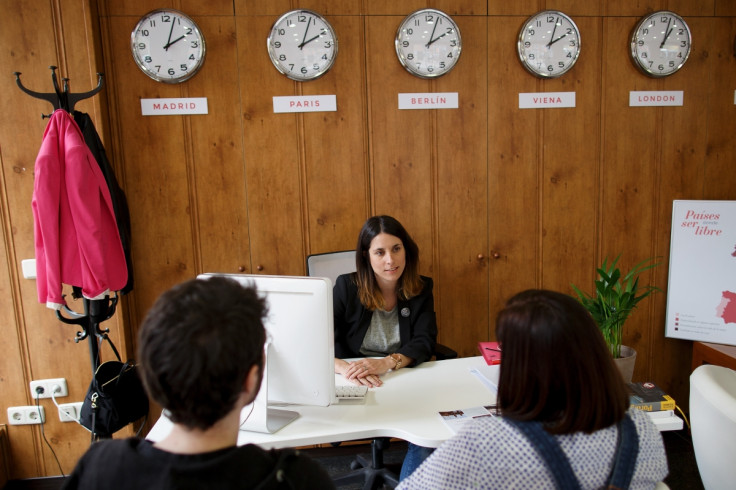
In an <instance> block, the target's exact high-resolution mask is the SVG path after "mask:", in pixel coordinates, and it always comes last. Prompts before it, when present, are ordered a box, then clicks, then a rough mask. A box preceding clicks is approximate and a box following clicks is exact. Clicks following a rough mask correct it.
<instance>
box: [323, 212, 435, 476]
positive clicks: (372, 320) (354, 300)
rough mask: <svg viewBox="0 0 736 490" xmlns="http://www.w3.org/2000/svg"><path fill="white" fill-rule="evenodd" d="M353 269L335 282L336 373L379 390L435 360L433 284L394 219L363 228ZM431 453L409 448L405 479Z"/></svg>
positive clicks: (368, 223)
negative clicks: (396, 374)
mask: <svg viewBox="0 0 736 490" xmlns="http://www.w3.org/2000/svg"><path fill="white" fill-rule="evenodd" d="M355 265H356V269H357V270H356V272H353V273H351V274H343V275H341V276H339V277H338V278H337V280H336V281H335V288H334V293H333V305H334V306H333V308H334V313H335V320H334V321H335V356H336V358H335V372H336V373H339V374H342V375H343V376H344V377H345V378H346V379H348V380H350V381H352V382H353V383H356V384H363V385H367V386H370V387H377V386H381V384H382V381H381V378H380V377H379V376H380V375H382V374H385V373H386V372H388V371H389V370H393V371H396V370H398V369H403V368H405V367H409V366H417V365H419V364H421V363H422V362H424V361H428V360H429V359H430V358H431V357H432V354H433V353H434V349H435V344H436V342H437V322H436V317H435V313H434V296H433V295H432V286H433V283H432V279H430V278H429V277H424V276H420V275H419V247H417V244H416V243H415V242H414V240H412V238H411V237H410V236H409V234H408V233H407V232H406V230H405V229H404V227H403V226H402V225H401V223H399V222H398V221H397V220H396V219H394V218H392V217H391V216H374V217H372V218H369V219H368V220H367V221H366V222H365V224H364V225H363V228H362V229H361V230H360V234H359V236H358V245H357V247H356V250H355ZM356 358H358V359H357V360H354V361H353V362H348V361H345V360H344V359H356ZM407 402H408V401H407ZM430 453H431V449H428V448H423V447H421V446H415V445H413V444H409V450H408V453H407V457H406V458H405V459H404V464H403V466H402V469H401V477H402V478H403V477H405V476H406V475H408V474H409V473H410V472H411V471H413V470H414V469H415V468H416V467H417V466H418V465H419V464H420V463H421V462H422V461H423V460H424V459H425V458H426V457H427V456H428V455H429V454H430Z"/></svg>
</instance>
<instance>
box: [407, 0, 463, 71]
mask: <svg viewBox="0 0 736 490" xmlns="http://www.w3.org/2000/svg"><path fill="white" fill-rule="evenodd" d="M427 12H433V13H435V14H438V15H441V16H443V17H444V18H446V19H447V20H448V21H449V22H451V23H452V25H453V26H454V28H455V32H456V33H457V41H458V48H457V56H456V57H455V61H453V63H452V66H450V67H449V68H447V69H445V70H444V71H442V72H441V73H437V74H426V73H420V72H417V71H416V70H414V68H413V67H412V66H411V64H410V63H409V62H408V61H407V60H405V59H404V56H403V55H402V53H401V50H400V48H399V35H400V34H401V30H402V28H403V27H404V24H406V22H407V21H408V20H409V19H411V18H412V17H414V16H415V15H417V14H419V13H427ZM394 49H395V50H396V57H397V58H398V59H399V63H401V66H403V67H404V68H405V69H406V71H408V72H409V73H411V74H412V75H414V76H417V77H419V78H424V79H432V78H438V77H441V76H443V75H446V74H448V73H449V72H451V71H452V70H453V68H455V66H457V63H458V61H459V60H460V54H461V53H462V50H463V39H462V36H461V35H460V28H459V27H458V26H457V23H456V22H455V20H454V19H453V18H452V17H450V15H448V14H446V13H445V12H443V11H441V10H437V9H433V8H422V9H418V10H415V11H414V12H412V13H410V14H409V15H407V16H406V17H404V19H402V21H401V22H400V23H399V28H398V29H396V36H395V37H394Z"/></svg>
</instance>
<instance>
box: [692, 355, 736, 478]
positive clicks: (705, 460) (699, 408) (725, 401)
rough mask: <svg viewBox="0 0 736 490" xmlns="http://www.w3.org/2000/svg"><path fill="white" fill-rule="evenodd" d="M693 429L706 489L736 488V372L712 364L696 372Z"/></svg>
mask: <svg viewBox="0 0 736 490" xmlns="http://www.w3.org/2000/svg"><path fill="white" fill-rule="evenodd" d="M690 426H691V431H692V438H693V448H694V449H695V461H696V462H697V463H698V471H699V472H700V478H701V480H703V486H704V487H705V488H706V490H717V489H721V488H723V489H725V488H734V487H736V465H734V459H733V455H734V454H736V371H733V370H731V369H728V368H725V367H721V366H715V365H712V364H705V365H702V366H699V367H697V368H696V369H695V371H693V373H692V374H691V375H690Z"/></svg>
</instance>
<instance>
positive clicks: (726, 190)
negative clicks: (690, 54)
mask: <svg viewBox="0 0 736 490" xmlns="http://www.w3.org/2000/svg"><path fill="white" fill-rule="evenodd" d="M721 3H723V2H721ZM734 6H735V7H736V3H735V4H734ZM732 15H736V9H735V11H734V12H733V14H732ZM709 27H710V39H711V43H710V45H709V50H708V53H709V56H708V60H709V63H710V65H709V68H708V70H707V73H709V75H708V80H709V83H710V87H711V90H710V92H709V96H708V98H707V106H708V122H707V126H706V127H707V128H708V133H707V134H708V139H707V142H706V152H705V162H704V169H703V170H704V174H705V178H704V188H703V198H704V199H733V198H734V184H733V182H731V181H730V179H729V178H725V177H726V176H729V175H733V174H734V161H736V138H734V137H733V135H734V134H736V105H735V104H733V103H728V101H734V97H736V93H735V90H736V87H734V80H736V53H735V52H734V49H735V48H734V40H735V39H736V19H733V18H729V19H712V24H711V25H710V26H709ZM698 51H700V52H702V49H700V48H698ZM724 101H726V102H724Z"/></svg>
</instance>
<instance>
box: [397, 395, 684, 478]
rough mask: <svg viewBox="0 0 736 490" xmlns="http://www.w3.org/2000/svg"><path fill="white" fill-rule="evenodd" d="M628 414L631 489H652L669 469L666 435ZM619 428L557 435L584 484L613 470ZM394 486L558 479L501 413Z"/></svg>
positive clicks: (465, 430) (463, 433)
mask: <svg viewBox="0 0 736 490" xmlns="http://www.w3.org/2000/svg"><path fill="white" fill-rule="evenodd" d="M629 413H630V415H631V418H632V420H633V421H634V424H635V425H636V430H637V432H638V434H639V455H638V457H637V460H636V469H635V471H634V478H633V479H632V481H631V487H630V488H632V489H645V488H649V489H651V488H654V486H655V485H656V483H657V482H660V481H662V480H663V479H664V477H665V476H667V473H668V471H669V470H668V467H667V456H666V455H665V451H664V444H663V442H662V436H661V435H660V433H659V431H658V430H657V428H656V427H655V426H654V424H653V423H652V422H651V421H650V420H649V416H648V415H647V414H646V413H645V412H642V411H639V410H630V411H629ZM616 430H617V429H616V427H615V426H611V427H608V428H606V429H602V430H599V431H597V432H594V433H592V434H584V433H582V432H577V433H574V434H565V435H560V436H557V440H558V442H559V443H560V446H561V447H562V450H563V452H564V453H565V456H567V458H568V459H569V460H570V465H571V467H572V470H573V472H574V473H575V476H576V477H577V479H578V481H579V482H580V485H581V486H582V488H584V489H593V488H601V487H602V486H603V485H604V483H605V482H606V480H607V478H608V476H609V474H610V473H611V465H612V459H613V454H614V450H615V446H616ZM396 488H397V490H409V489H422V490H426V489H429V488H433V489H434V488H437V489H443V490H444V489H463V490H464V489H469V488H484V489H485V488H489V489H490V488H503V489H527V488H534V489H550V490H553V489H554V488H555V483H554V479H553V477H552V474H551V473H549V472H548V470H547V469H546V467H545V464H544V461H543V460H542V459H541V458H540V457H539V456H538V455H537V452H536V450H535V449H534V448H533V447H532V446H531V444H530V443H529V442H528V440H527V438H526V437H525V436H524V435H522V434H521V432H518V431H517V430H516V429H515V428H514V427H513V426H512V425H510V424H508V423H507V422H505V421H504V419H503V417H484V418H480V419H475V420H472V421H468V423H467V425H465V426H463V427H462V429H461V430H460V431H459V432H458V433H457V434H456V435H455V436H454V437H452V438H451V439H449V440H447V441H446V442H445V443H444V444H442V445H441V446H440V447H439V448H438V449H437V450H436V451H435V452H434V453H433V454H432V455H431V456H430V457H429V458H427V460H425V461H424V463H423V464H422V465H421V466H420V467H419V468H418V469H417V470H416V471H415V472H414V473H412V475H411V476H410V477H408V478H407V479H405V480H403V481H402V482H401V484H400V485H399V486H398V487H396Z"/></svg>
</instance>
